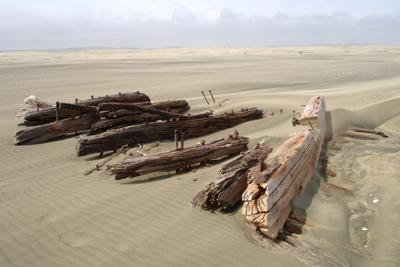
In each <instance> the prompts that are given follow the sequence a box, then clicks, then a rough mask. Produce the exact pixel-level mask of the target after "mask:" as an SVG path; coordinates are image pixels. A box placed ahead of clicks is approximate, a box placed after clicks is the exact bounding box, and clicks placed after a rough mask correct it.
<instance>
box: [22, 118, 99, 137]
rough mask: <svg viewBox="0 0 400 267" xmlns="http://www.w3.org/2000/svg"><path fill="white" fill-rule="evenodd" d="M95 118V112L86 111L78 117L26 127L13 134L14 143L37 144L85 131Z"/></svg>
mask: <svg viewBox="0 0 400 267" xmlns="http://www.w3.org/2000/svg"><path fill="white" fill-rule="evenodd" d="M95 120H96V114H94V113H86V114H83V115H82V116H81V117H78V118H68V119H63V120H59V121H56V122H51V123H47V124H43V125H38V126H32V127H27V128H25V129H23V130H21V131H18V132H17V133H16V135H15V144H16V145H22V144H38V143H43V142H46V141H49V140H52V139H54V138H57V137H60V136H65V135H68V134H73V133H76V132H81V131H87V130H89V129H90V125H91V124H92V123H93V121H95Z"/></svg>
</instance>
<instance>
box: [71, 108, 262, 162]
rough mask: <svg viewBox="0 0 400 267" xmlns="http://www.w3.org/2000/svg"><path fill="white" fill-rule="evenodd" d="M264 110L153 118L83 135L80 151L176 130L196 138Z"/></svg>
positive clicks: (170, 136) (165, 136) (166, 136)
mask: <svg viewBox="0 0 400 267" xmlns="http://www.w3.org/2000/svg"><path fill="white" fill-rule="evenodd" d="M262 116H263V112H262V111H261V110H259V109H256V108H252V109H247V110H243V111H240V112H236V113H226V114H220V115H215V116H209V117H202V118H194V119H187V120H185V119H184V120H180V119H179V120H176V121H163V122H153V123H149V124H147V125H132V126H127V127H123V128H118V129H110V130H108V131H106V132H103V133H100V134H96V135H88V136H82V137H80V139H79V140H78V144H77V154H78V156H83V155H87V154H91V153H99V152H104V151H113V150H115V149H118V148H119V147H121V146H123V145H135V144H138V143H146V142H152V141H156V140H166V139H169V140H174V130H179V132H184V133H185V138H193V137H198V136H202V135H206V134H209V133H212V132H216V131H219V130H222V129H226V128H230V127H233V126H235V125H238V124H240V123H243V122H246V121H250V120H254V119H259V118H261V117H262Z"/></svg>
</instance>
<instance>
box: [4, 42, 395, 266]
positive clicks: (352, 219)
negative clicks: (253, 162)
mask: <svg viewBox="0 0 400 267" xmlns="http://www.w3.org/2000/svg"><path fill="white" fill-rule="evenodd" d="M208 89H212V90H213V92H214V95H215V98H216V101H217V103H216V104H211V105H207V104H206V103H205V101H204V99H203V97H202V95H201V93H200V92H201V91H202V90H208ZM137 90H139V91H141V92H144V93H146V94H148V95H149V96H150V98H151V99H152V100H154V101H156V100H167V99H186V100H187V101H188V102H189V104H190V106H191V110H190V112H191V113H196V112H200V111H207V110H208V109H212V110H214V112H216V113H219V112H224V111H230V110H231V109H240V108H242V107H259V108H262V109H263V110H264V111H265V112H274V114H275V115H274V116H267V117H265V118H263V119H260V120H255V121H250V122H247V123H245V124H241V125H239V126H237V127H235V128H236V129H237V130H238V131H239V133H240V134H241V135H243V136H247V137H249V138H251V141H250V146H252V145H254V144H256V143H257V142H259V141H261V140H263V141H264V142H265V143H266V144H268V145H269V146H271V147H274V148H275V147H277V146H278V145H279V144H280V143H281V142H283V141H284V140H285V139H286V138H287V136H288V135H289V134H291V133H293V132H294V131H296V130H295V129H294V128H293V127H292V125H291V119H292V115H293V113H292V112H293V110H295V111H296V112H301V111H302V110H303V107H302V106H301V105H304V104H306V102H307V100H308V99H309V98H310V97H311V96H314V95H322V96H324V97H325V101H326V105H327V111H328V114H327V115H328V116H327V118H328V119H327V122H328V138H329V139H332V140H331V141H330V142H331V143H332V142H336V141H337V143H338V144H340V150H337V151H336V150H335V151H334V150H329V151H328V152H329V153H328V155H329V159H328V161H329V168H330V169H332V170H333V171H335V172H336V174H337V175H336V177H326V176H324V175H322V174H321V173H319V172H316V173H315V175H314V176H313V178H312V180H311V182H310V183H309V185H308V187H307V189H306V193H305V195H304V196H302V197H299V198H298V199H296V201H295V205H296V206H297V207H298V208H300V209H304V210H305V211H306V216H307V222H308V223H307V224H306V225H305V227H304V229H303V230H304V233H303V234H301V235H299V239H300V240H305V241H307V242H309V243H311V244H313V245H315V246H317V247H319V248H321V249H323V250H326V251H328V252H329V253H331V254H332V255H334V256H335V257H337V258H339V259H340V260H341V261H342V262H344V263H346V264H347V265H348V266H399V265H400V224H399V220H400V175H399V173H400V47H399V46H331V47H328V46H315V47H280V48H278V47H276V48H204V49H203V48H171V49H153V50H134V49H132V50H128V49H105V50H70V51H61V50H55V51H32V52H31V51H25V52H0V101H1V104H0V129H1V131H0V150H1V156H0V233H1V235H0V266H60V267H67V266H302V265H303V263H301V262H299V261H298V259H296V258H295V257H292V256H290V255H285V254H284V253H283V252H282V251H276V250H268V249H265V248H261V247H259V246H258V245H257V244H256V243H255V242H254V241H253V240H252V238H251V236H250V234H249V230H248V227H247V225H246V223H245V219H244V218H243V216H242V215H241V214H240V212H237V213H235V214H233V215H224V214H220V213H215V214H213V213H209V212H205V211H202V210H200V209H198V208H192V206H191V200H192V198H193V197H194V196H195V195H196V193H197V192H199V191H200V190H201V189H203V188H204V186H205V185H206V184H208V183H209V182H210V181H211V180H212V179H214V178H215V177H216V175H217V173H218V170H219V168H220V167H221V165H222V163H221V164H218V165H213V166H211V167H206V168H202V169H199V170H197V171H196V172H189V173H185V174H180V175H176V176H171V177H165V178H164V179H150V180H139V181H136V182H131V183H120V182H116V181H114V178H113V177H111V176H110V175H109V174H108V173H107V172H100V173H97V172H95V173H92V174H91V175H88V176H84V175H82V173H83V172H84V171H85V170H87V169H88V168H91V167H93V166H94V165H96V163H97V162H99V161H100V160H99V159H97V158H93V156H86V157H82V158H78V157H77V156H76V152H75V144H76V140H75V139H74V138H69V139H64V140H58V141H55V142H48V143H45V144H40V145H29V146H14V134H15V133H16V132H17V131H18V130H19V129H21V126H17V124H18V123H20V122H21V121H20V120H18V119H16V118H15V114H16V113H17V111H18V110H19V109H20V108H21V107H23V106H24V103H23V99H24V98H26V97H27V96H29V95H36V96H38V97H40V98H42V99H45V100H47V101H49V102H51V103H55V102H56V101H65V102H73V101H74V99H75V98H79V99H86V98H89V97H90V96H91V95H94V96H102V95H105V94H111V93H118V92H130V91H137ZM280 109H283V115H280V112H279V111H280ZM351 126H354V127H364V128H369V129H374V128H379V129H380V130H383V131H385V132H387V133H388V134H389V136H390V137H389V138H386V139H381V140H376V141H362V140H352V139H346V140H347V141H346V142H343V138H342V137H340V133H341V132H342V131H343V130H345V129H346V128H348V127H351ZM231 131H232V129H227V130H224V131H220V132H217V133H214V134H210V135H208V136H206V137H202V138H195V139H191V140H188V144H194V143H197V142H198V141H199V140H201V139H206V140H213V139H217V138H221V137H226V136H227V135H228V134H229V133H230V132H231ZM174 145H175V144H173V143H172V142H167V141H165V142H161V144H160V145H159V146H157V147H154V148H151V147H150V146H149V148H151V149H150V150H149V151H148V152H147V153H154V152H159V151H165V150H168V149H172V148H173V147H174ZM327 182H328V183H329V184H333V185H337V186H340V187H344V188H346V189H349V191H351V193H350V194H349V193H344V192H343V191H341V190H335V189H332V188H329V187H328V186H326V184H327ZM375 199H377V200H378V201H377V200H375ZM365 229H366V230H365Z"/></svg>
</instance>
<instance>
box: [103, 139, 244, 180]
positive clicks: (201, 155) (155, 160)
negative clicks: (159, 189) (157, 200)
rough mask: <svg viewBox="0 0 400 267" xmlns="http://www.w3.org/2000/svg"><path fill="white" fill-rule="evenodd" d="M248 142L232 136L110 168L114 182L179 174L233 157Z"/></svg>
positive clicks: (131, 159)
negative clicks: (141, 176)
mask: <svg viewBox="0 0 400 267" xmlns="http://www.w3.org/2000/svg"><path fill="white" fill-rule="evenodd" d="M248 142H249V141H248V138H245V137H240V136H238V135H232V136H230V137H229V138H226V139H220V140H216V141H213V142H210V143H208V144H206V143H204V142H203V143H202V144H199V145H194V146H190V147H187V148H182V147H181V148H180V149H179V148H178V149H177V150H173V151H169V152H164V153H158V154H153V155H148V156H143V157H132V158H128V159H125V160H124V161H123V162H121V163H118V164H114V165H111V166H110V171H111V173H112V174H115V179H116V180H121V179H124V178H127V177H135V176H140V175H144V174H148V173H153V172H163V171H164V172H165V171H179V170H181V169H187V168H189V167H199V166H202V165H204V164H205V163H209V162H213V161H216V160H221V159H224V158H227V157H230V156H234V155H237V154H239V153H240V152H243V151H245V150H246V149H247V143H248Z"/></svg>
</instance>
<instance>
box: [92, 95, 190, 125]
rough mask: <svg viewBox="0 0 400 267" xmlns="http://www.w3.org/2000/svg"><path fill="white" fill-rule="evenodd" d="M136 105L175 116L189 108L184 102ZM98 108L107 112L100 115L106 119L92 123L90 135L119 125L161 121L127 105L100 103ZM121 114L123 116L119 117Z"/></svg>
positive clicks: (152, 115) (151, 114) (155, 116)
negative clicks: (164, 111)
mask: <svg viewBox="0 0 400 267" xmlns="http://www.w3.org/2000/svg"><path fill="white" fill-rule="evenodd" d="M137 105H145V106H146V107H150V108H153V109H160V110H168V111H169V112H171V113H177V114H181V113H184V112H186V111H187V110H188V109H189V108H190V106H189V104H188V103H187V101H185V100H172V101H161V102H156V103H153V104H151V103H149V102H145V103H138V104H137ZM99 107H100V110H104V109H106V110H108V112H107V113H105V114H102V113H101V116H105V117H106V118H105V119H100V120H99V121H97V122H95V123H93V125H92V129H91V133H96V132H99V131H105V130H108V129H110V128H112V127H115V126H120V125H124V126H128V125H133V124H138V123H143V122H151V121H157V120H160V119H162V117H161V116H160V115H158V114H154V113H147V112H143V111H141V110H138V109H137V108H135V107H132V106H131V105H130V104H127V103H102V104H100V105H99ZM100 112H101V111H100ZM122 114H124V116H121V115H122Z"/></svg>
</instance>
